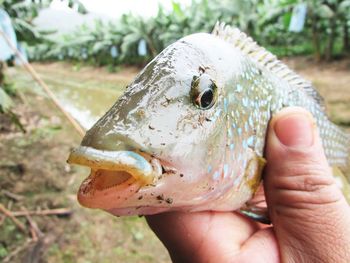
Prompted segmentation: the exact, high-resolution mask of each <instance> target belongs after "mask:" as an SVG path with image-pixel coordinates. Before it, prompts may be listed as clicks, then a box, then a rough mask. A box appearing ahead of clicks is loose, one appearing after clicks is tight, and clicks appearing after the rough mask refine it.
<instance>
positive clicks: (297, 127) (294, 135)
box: [274, 113, 314, 147]
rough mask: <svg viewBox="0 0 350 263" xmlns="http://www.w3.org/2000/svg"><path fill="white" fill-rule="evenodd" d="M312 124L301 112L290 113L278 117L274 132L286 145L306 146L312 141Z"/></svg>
mask: <svg viewBox="0 0 350 263" xmlns="http://www.w3.org/2000/svg"><path fill="white" fill-rule="evenodd" d="M313 129H314V124H313V122H312V119H311V118H310V117H309V116H307V115H306V114H303V113H290V114H288V115H285V116H282V117H280V118H279V119H278V120H277V121H276V123H275V125H274V130H275V133H276V135H277V137H278V139H279V140H280V142H281V143H282V144H284V145H285V146H288V147H308V146H311V145H312V144H313V141H314V131H313Z"/></svg>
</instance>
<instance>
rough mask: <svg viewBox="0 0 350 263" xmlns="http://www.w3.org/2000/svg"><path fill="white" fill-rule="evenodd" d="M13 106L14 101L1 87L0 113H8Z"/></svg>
mask: <svg viewBox="0 0 350 263" xmlns="http://www.w3.org/2000/svg"><path fill="white" fill-rule="evenodd" d="M12 105H13V101H12V99H11V98H10V97H9V95H7V93H6V92H5V91H4V90H3V88H2V87H0V111H2V112H4V113H7V112H9V111H10V108H11V107H12Z"/></svg>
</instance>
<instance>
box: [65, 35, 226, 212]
mask: <svg viewBox="0 0 350 263" xmlns="http://www.w3.org/2000/svg"><path fill="white" fill-rule="evenodd" d="M197 35H199V36H195V37H194V36H192V37H187V38H184V39H182V40H180V41H177V42H176V43H174V44H173V45H171V46H169V47H168V48H166V49H165V50H164V51H163V52H162V53H160V54H159V55H158V56H157V57H156V58H155V59H154V60H153V61H151V62H150V63H149V64H148V65H147V66H146V67H145V68H144V69H143V70H142V72H141V73H140V74H139V75H138V76H137V77H136V79H135V80H134V81H133V82H132V83H131V84H130V85H129V86H128V88H127V90H126V92H125V93H124V95H122V96H121V97H120V98H119V99H118V100H117V102H116V103H115V104H114V105H113V106H112V108H111V109H110V110H109V111H108V112H107V113H106V114H105V115H104V116H103V117H102V118H101V119H100V120H99V121H98V122H97V123H96V124H95V125H94V126H93V127H92V128H91V129H90V130H89V131H88V132H87V134H86V135H85V137H84V139H83V141H82V143H81V146H80V147H79V148H78V149H76V150H74V151H72V153H71V155H70V157H69V160H68V161H69V162H70V163H75V164H81V165H86V166H89V167H91V175H90V176H89V177H88V178H87V179H86V180H85V181H84V182H83V184H82V186H81V187H80V190H79V193H78V200H79V201H80V203H81V204H82V205H83V206H87V207H90V208H101V209H104V210H107V211H109V212H111V213H113V214H116V215H128V214H154V213H159V212H163V211H168V210H179V209H180V208H181V209H182V210H184V208H188V210H191V209H192V208H193V207H196V206H199V205H203V204H204V203H205V202H210V201H211V200H212V198H213V196H216V197H217V196H218V194H219V193H220V188H221V187H224V186H222V184H221V183H220V180H217V179H218V178H219V177H220V176H221V170H222V159H223V156H224V149H225V147H226V131H225V116H224V114H223V111H224V108H225V105H224V104H225V103H224V99H223V97H224V95H225V94H224V92H225V91H224V90H225V89H224V85H225V83H226V82H227V79H225V78H224V77H223V76H225V77H226V76H227V74H224V72H225V70H227V68H225V66H223V64H222V63H217V61H215V60H214V59H217V56H212V57H211V56H210V55H208V54H207V53H206V51H205V50H207V47H202V46H201V45H202V41H201V38H205V39H207V38H208V36H209V37H210V39H211V38H212V36H211V35H208V34H197ZM213 41H214V42H215V41H216V40H213ZM220 44H222V43H212V47H213V48H216V49H217V48H220ZM217 45H219V47H217ZM219 53H220V52H219ZM217 65H220V67H219V66H217ZM226 66H227V65H226ZM231 68H232V66H231Z"/></svg>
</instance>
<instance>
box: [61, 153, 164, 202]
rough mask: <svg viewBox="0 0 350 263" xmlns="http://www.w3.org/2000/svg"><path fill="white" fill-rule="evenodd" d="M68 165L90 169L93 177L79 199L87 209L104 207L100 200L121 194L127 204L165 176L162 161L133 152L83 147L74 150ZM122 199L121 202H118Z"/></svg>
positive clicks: (87, 180)
mask: <svg viewBox="0 0 350 263" xmlns="http://www.w3.org/2000/svg"><path fill="white" fill-rule="evenodd" d="M67 162H68V163H70V164H78V165H83V166H88V167H90V168H91V173H90V176H89V177H88V178H86V179H85V180H84V181H83V183H82V184H81V186H80V189H79V193H78V199H79V201H80V203H81V204H82V205H84V206H87V207H96V206H99V207H100V206H101V204H100V203H99V204H95V203H96V202H98V200H97V201H96V199H100V200H102V199H104V198H107V196H108V195H109V194H114V195H116V193H118V197H120V198H119V199H121V200H122V199H123V200H126V199H127V198H128V197H129V196H131V195H132V194H134V193H136V192H137V191H138V190H139V189H140V188H141V187H142V186H145V185H151V184H153V183H155V181H156V180H157V179H159V177H160V176H161V175H162V173H164V167H163V166H162V165H161V164H160V162H159V160H158V159H156V158H152V157H151V156H149V155H147V154H143V153H140V154H139V153H136V152H132V151H104V150H97V149H94V148H91V147H85V146H80V147H79V148H77V149H74V150H73V151H72V152H71V154H70V156H69V158H68V161H67ZM117 199H118V198H117Z"/></svg>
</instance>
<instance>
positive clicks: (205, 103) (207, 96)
mask: <svg viewBox="0 0 350 263" xmlns="http://www.w3.org/2000/svg"><path fill="white" fill-rule="evenodd" d="M213 99H214V94H213V91H212V90H211V89H208V90H206V91H205V92H204V93H203V95H202V97H201V107H202V108H208V107H209V106H210V105H211V103H212V102H213Z"/></svg>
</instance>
